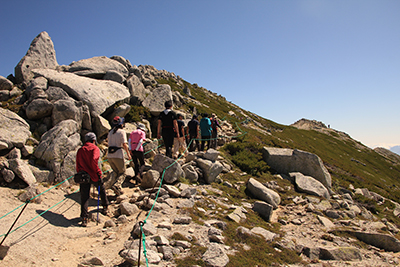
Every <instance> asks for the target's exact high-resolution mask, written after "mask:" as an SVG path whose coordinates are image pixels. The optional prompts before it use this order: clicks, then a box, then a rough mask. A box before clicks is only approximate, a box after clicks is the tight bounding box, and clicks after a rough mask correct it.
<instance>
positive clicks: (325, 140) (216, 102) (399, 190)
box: [158, 79, 400, 202]
mask: <svg viewBox="0 0 400 267" xmlns="http://www.w3.org/2000/svg"><path fill="white" fill-rule="evenodd" d="M158 82H159V83H166V84H169V85H170V86H171V88H172V89H173V90H175V91H178V92H180V93H181V94H184V93H183V92H184V88H186V89H189V90H190V92H191V95H192V96H193V97H194V98H195V100H193V101H190V102H189V103H186V104H185V106H184V107H182V108H183V109H184V108H186V109H187V110H193V108H194V107H195V108H196V110H197V112H198V113H199V114H201V113H203V112H208V113H211V112H213V113H216V114H217V115H218V116H219V118H221V119H226V120H229V121H230V122H233V123H239V125H238V127H240V128H241V129H242V130H244V131H246V132H248V134H247V135H245V136H243V137H242V142H244V143H247V144H249V145H250V144H251V143H257V144H258V145H259V146H272V147H281V148H292V149H300V150H304V151H307V152H311V153H314V154H316V155H318V156H319V157H320V158H321V159H322V160H323V162H324V164H325V165H326V166H327V168H328V169H329V171H330V173H331V175H332V184H333V189H334V190H335V189H336V190H338V189H340V188H348V186H349V184H352V185H353V186H354V187H365V188H368V189H370V190H371V191H374V192H377V193H378V194H381V195H382V196H384V197H387V198H390V199H392V200H394V201H397V202H400V184H399V181H400V166H399V165H397V164H393V163H392V162H390V161H388V160H387V158H386V157H384V156H382V155H381V154H379V153H377V152H376V151H374V150H372V149H370V148H368V147H367V146H365V145H363V144H362V143H360V142H358V141H355V140H353V139H352V138H351V137H350V136H349V135H348V134H346V133H343V132H340V131H337V130H334V129H331V128H326V126H325V125H324V124H323V123H315V122H314V123H308V122H312V121H308V120H304V121H303V123H299V122H297V123H295V124H293V125H292V126H285V125H281V124H277V123H275V122H273V121H271V120H268V119H265V118H262V117H260V116H257V115H256V114H253V113H251V112H249V111H246V110H243V109H241V108H240V107H238V106H237V105H235V104H233V103H231V102H229V101H226V99H225V98H224V97H223V96H220V95H217V94H216V93H213V92H210V91H208V90H207V89H205V88H202V87H199V86H198V85H197V84H190V83H188V82H186V81H183V83H182V84H178V83H177V82H176V81H174V80H173V79H169V80H158ZM307 121H308V122H307ZM304 122H307V123H304ZM299 124H302V125H303V126H299ZM305 124H308V126H306V125H305ZM296 127H298V128H296Z"/></svg>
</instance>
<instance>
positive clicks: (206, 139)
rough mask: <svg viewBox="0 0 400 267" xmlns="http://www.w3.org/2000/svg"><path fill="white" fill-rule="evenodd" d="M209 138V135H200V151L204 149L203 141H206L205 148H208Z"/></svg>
mask: <svg viewBox="0 0 400 267" xmlns="http://www.w3.org/2000/svg"><path fill="white" fill-rule="evenodd" d="M210 138H211V136H209V135H202V136H201V149H200V151H204V147H205V143H206V142H207V150H208V149H209V148H210Z"/></svg>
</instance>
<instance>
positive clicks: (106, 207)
mask: <svg viewBox="0 0 400 267" xmlns="http://www.w3.org/2000/svg"><path fill="white" fill-rule="evenodd" d="M107 210H108V206H104V207H103V209H102V210H101V214H103V215H107Z"/></svg>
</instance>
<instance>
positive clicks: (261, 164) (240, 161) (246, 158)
mask: <svg viewBox="0 0 400 267" xmlns="http://www.w3.org/2000/svg"><path fill="white" fill-rule="evenodd" d="M225 149H226V150H227V151H228V153H229V154H230V155H231V160H232V162H233V163H235V164H236V166H238V167H239V168H240V169H241V170H242V171H245V172H247V173H249V174H251V175H254V176H256V175H261V174H262V173H265V172H269V166H268V165H267V163H266V162H265V161H264V160H263V156H262V146H261V145H259V144H257V143H245V142H240V141H239V142H235V143H229V144H227V145H226V146H225Z"/></svg>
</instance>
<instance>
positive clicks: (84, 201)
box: [76, 132, 108, 226]
mask: <svg viewBox="0 0 400 267" xmlns="http://www.w3.org/2000/svg"><path fill="white" fill-rule="evenodd" d="M99 159H100V149H99V148H98V147H97V146H96V135H95V134H94V133H92V132H89V133H87V134H86V135H85V144H84V145H83V146H82V147H81V148H79V149H78V152H77V153H76V172H80V171H85V172H87V173H88V174H89V176H90V181H91V182H90V183H89V184H80V185H79V186H80V189H79V191H80V194H81V219H82V226H87V223H88V218H89V213H88V204H89V198H90V186H91V184H94V185H95V186H96V187H97V188H99V189H100V192H99V193H100V198H101V205H102V206H103V210H102V213H103V214H104V215H105V214H106V213H107V207H108V199H107V195H106V190H105V188H104V185H103V179H102V172H101V170H100V166H99Z"/></svg>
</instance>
